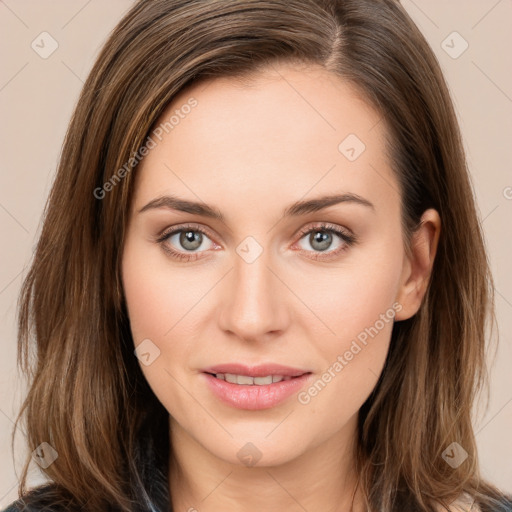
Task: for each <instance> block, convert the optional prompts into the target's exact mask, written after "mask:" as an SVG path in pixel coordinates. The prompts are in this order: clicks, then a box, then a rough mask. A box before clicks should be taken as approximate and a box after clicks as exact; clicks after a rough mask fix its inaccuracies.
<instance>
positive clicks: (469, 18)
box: [0, 0, 512, 508]
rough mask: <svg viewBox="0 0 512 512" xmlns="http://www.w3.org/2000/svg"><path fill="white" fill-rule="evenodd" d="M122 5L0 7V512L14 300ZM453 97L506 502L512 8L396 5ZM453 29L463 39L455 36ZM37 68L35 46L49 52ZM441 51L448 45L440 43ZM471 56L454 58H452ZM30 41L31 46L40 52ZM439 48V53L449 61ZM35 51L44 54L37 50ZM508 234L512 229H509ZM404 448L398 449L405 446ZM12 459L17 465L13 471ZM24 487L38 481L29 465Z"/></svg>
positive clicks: (491, 466)
mask: <svg viewBox="0 0 512 512" xmlns="http://www.w3.org/2000/svg"><path fill="white" fill-rule="evenodd" d="M131 4H132V2H131V1H129V0H108V1H100V0H89V1H86V0H53V1H51V0H3V1H2V0H0V37H1V42H0V43H1V52H2V53H1V55H2V65H1V68H0V111H1V119H2V137H1V152H0V154H1V156H2V163H1V172H0V236H1V247H2V249H1V253H0V254H1V265H0V315H1V316H0V337H1V357H0V460H1V462H2V463H1V464H0V508H2V507H4V506H6V505H7V504H8V503H10V502H11V501H13V500H14V499H15V498H17V492H16V487H17V476H16V471H15V466H16V468H17V471H18V474H19V472H20V469H21V457H20V456H21V454H22V453H23V452H22V450H23V434H22V435H18V437H17V445H16V446H17V448H16V450H15V457H13V454H12V452H11V448H10V439H11V432H12V427H13V419H14V418H15V413H16V411H17V409H18V407H19V404H20V402H21V399H22V397H23V394H24V390H25V386H24V383H23V382H22V380H21V379H20V377H19V376H18V374H17V369H16V359H15V357H16V341H15V339H16V338H15V337H16V329H15V311H16V300H17V295H18V292H19V288H20V285H21V281H22V278H23V276H24V275H25V272H26V269H27V265H28V263H29V261H30V257H31V254H32V250H33V247H34V243H35V241H36V237H37V234H38V233H39V229H40V216H41V212H42V209H43V206H44V203H45V200H46V197H47V194H48V191H49V187H50V184H51V181H52V178H53V175H54V172H55V169H56V163H57V159H58V156H59V153H60V146H61V143H62V140H63V136H64V133H65V129H66V125H67V122H68V120H69V118H70V115H71V112H72V109H73V106H74V104H75V101H76V100H77V97H78V93H79V91H80V88H81V87H82V83H83V80H84V79H85V77H86V76H87V73H88V71H89V69H90V67H91V65H92V62H93V60H94V58H95V56H96V55H97V53H98V50H99V48H100V46H101V45H102V43H103V42H104V40H105V38H106V36H107V34H108V32H109V31H110V30H111V29H112V28H113V27H114V25H115V24H116V23H117V22H118V21H119V19H120V18H121V16H122V14H123V13H124V12H125V11H126V10H128V9H129V8H130V6H131ZM403 4H404V6H405V7H406V9H407V10H408V12H409V13H410V14H411V16H412V17H413V19H414V20H415V21H416V23H417V24H418V25H419V27H420V29H421V30H422V31H423V33H424V34H425V35H426V37H427V38H428V40H429V42H430V44H431V46H432V47H433V49H434V51H435V53H436V54H437V56H438V58H439V60H440V62H441V65H442V67H443V70H444V71H445V74H446V77H447V79H448V82H449V85H450V88H451V90H452V93H453V96H454V100H455V104H456V108H457V111H458V115H459V119H460V122H461V126H462V130H463V135H464V139H465V144H466V147H467V150H468V157H469V163H470V169H471V173H472V178H473V183H474V187H475V191H476V195H477V198H478V205H479V209H480V213H481V218H482V222H483V227H484V230H485V234H486V239H487V243H488V247H489V253H490V259H491V263H492V269H493V273H494V276H495V279H496V287H497V304H496V306H497V312H498V320H499V326H500V338H501V345H500V348H499V352H498V355H497V358H496V361H495V364H494V365H493V366H492V372H491V377H492V379H491V401H490V404H489V408H488V410H487V412H486V413H485V414H483V413H482V414H480V415H479V417H478V419H477V420H476V421H475V429H476V431H477V441H478V445H479V449H480V458H481V463H482V471H483V474H484V476H485V477H486V478H488V479H490V480H491V481H493V482H495V483H496V484H497V485H499V486H501V487H502V488H503V489H505V490H507V491H509V492H512V464H511V463H510V461H511V460H512V435H511V430H512V372H511V370H510V363H511V361H512V340H511V333H512V279H511V274H510V271H509V265H510V257H511V240H510V233H511V231H510V224H511V222H510V221H511V214H512V173H511V172H510V170H511V163H512V150H511V146H512V144H511V141H512V139H511V135H512V116H511V111H512V99H511V98H512V77H511V73H510V56H509V52H510V48H512V34H511V20H512V2H511V1H510V0H457V1H449V2H447V1H446V0H428V1H427V0H415V1H414V2H413V1H412V0H403ZM454 31H456V32H458V33H459V34H460V36H462V38H463V39H461V38H460V37H459V36H458V35H452V33H453V32H454ZM42 32H48V33H49V34H50V35H51V37H52V38H53V39H54V40H55V41H56V44H58V48H57V49H56V50H55V52H54V53H53V54H52V55H50V56H49V57H48V58H46V59H43V58H42V57H41V56H40V55H39V54H38V53H36V52H35V51H34V50H33V49H32V47H31V44H32V42H33V41H35V42H36V43H37V42H38V41H39V44H40V46H41V43H40V40H41V37H44V38H46V39H45V49H46V50H48V49H49V48H51V46H50V44H51V40H50V39H49V38H48V37H49V36H40V34H41V33H42ZM443 41H445V43H443ZM464 41H467V43H468V44H469V47H468V48H467V50H466V51H465V52H464V53H462V54H461V55H460V56H459V57H458V58H452V56H450V55H449V54H448V53H447V52H450V53H451V54H452V55H453V56H456V55H457V54H458V53H460V52H461V50H463V49H464V46H465V43H464ZM36 43H34V44H36ZM445 50H446V51H445ZM39 51H42V49H40V50H39ZM507 226H508V227H507ZM404 442H406V440H404ZM14 461H16V464H14ZM31 474H32V480H31V481H32V482H33V483H34V484H35V483H37V482H39V481H41V475H40V472H39V471H38V469H37V466H36V467H34V468H33V471H32V473H31Z"/></svg>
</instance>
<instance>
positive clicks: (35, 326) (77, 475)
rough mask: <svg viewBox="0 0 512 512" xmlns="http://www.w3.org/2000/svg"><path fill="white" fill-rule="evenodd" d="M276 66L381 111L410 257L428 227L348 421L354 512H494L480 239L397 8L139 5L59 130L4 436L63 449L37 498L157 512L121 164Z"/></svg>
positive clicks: (429, 84) (161, 460) (157, 451)
mask: <svg viewBox="0 0 512 512" xmlns="http://www.w3.org/2000/svg"><path fill="white" fill-rule="evenodd" d="M278 61H282V62H284V61H286V62H301V63H315V64H320V65H322V66H324V67H325V68H326V69H327V70H329V71H331V72H332V73H334V74H336V75H338V76H339V77H341V79H343V80H346V81H349V82H351V83H353V84H354V85H355V86H356V87H358V88H359V90H360V91H361V92H362V94H363V95H364V96H365V97H366V99H367V101H368V102H369V103H371V104H372V105H373V106H374V107H375V108H376V109H377V110H378V111H379V112H380V113H381V115H382V118H383V122H385V123H386V126H387V131H388V133H389V140H388V149H389V156H390V159H391V162H392V166H393V169H394V171H395V173H396V176H397V179H398V182H399V184H400V187H401V197H402V214H403V215H402V221H403V230H404V234H405V240H406V243H407V241H409V240H410V236H411V234H412V233H413V231H414V229H415V228H416V227H417V226H418V222H419V219H420V217H421V214H422V213H423V211H424V210H425V209H426V208H429V207H432V208H435V209H437V210H438V212H439V214H440V217H441V222H442V233H441V238H440V242H439V247H438V253H437V256H436V260H435V264H434V268H433V273H432V277H431V282H430V285H429V288H428V290H427V294H426V296H425V299H424V302H423V304H422V306H421V308H420V310H419V312H418V313H417V314H416V315H415V316H414V317H412V318H411V319H409V320H407V321H402V322H396V323H395V325H394V328H393V333H392V340H391V346H390V351H389V354H388V358H387V361H386V365H385V368H384V371H383V373H382V375H381V378H380V380H379V383H378V384H377V386H376V388H375V390H374V392H373V393H372V395H371V396H370V398H369V399H368V400H367V402H366V403H365V404H364V406H363V407H362V409H361V411H360V415H359V437H358V444H357V446H356V447H355V449H356V452H357V465H358V470H359V473H360V477H361V486H362V489H363V490H364V494H365V496H366V500H367V504H368V507H369V509H370V510H372V511H377V510H378V511H383V512H392V511H403V510H408V511H412V510H418V511H434V510H437V507H439V506H440V505H444V506H447V505H448V504H449V503H450V502H451V501H452V500H453V499H455V498H456V497H458V496H459V495H460V494H461V493H462V492H466V493H468V494H469V495H470V496H472V497H473V498H474V499H475V500H476V503H478V504H479V505H480V506H481V507H482V510H484V511H485V510H491V509H492V510H506V509H505V506H506V505H505V503H506V498H505V496H503V495H502V494H501V493H500V492H499V491H498V490H497V489H495V488H494V487H492V486H491V485H490V484H488V483H486V482H484V481H482V480H481V478H480V476H479V471H478V462H477V451H476V446H475V439H474V433H473V429H472V423H471V410H472V404H473V401H474V399H475V396H476V393H477V391H478V390H479V389H480V388H481V386H482V384H483V383H484V382H485V377H486V371H485V360H484V355H485V339H486V332H487V327H488V326H489V325H492V324H493V323H494V316H493V297H492V290H493V288H492V278H491V275H490V272H489V266H488V261H487V258H486V253H485V248H484V242H483V236H482V232H481V227H480V224H479V221H478V218H477V214H476V209H475V201H474V197H473V191H472V187H471V183H470V180H469V177H468V171H467V168H466V161H465V156H464V152H463V147H462V143H461V137H460V133H459V128H458V125H457V121H456V116H455V114H454V109H453V107H452V103H451V99H450V96H449V93H448V89H447V86H446V84H445V81H444V79H443V76H442V73H441V70H440V67H439V65H438V62H437V60H436V58H435V56H434V54H433V52H432V51H431V49H430V48H429V46H428V44H427V42H426V41H425V39H424V37H423V36H422V35H421V33H420V32H419V30H418V29H417V27H416V26H415V25H414V23H413V22H412V21H411V19H410V18H409V17H408V15H407V14H406V12H405V10H404V9H403V8H402V7H401V6H400V5H399V3H398V2H397V1H395V0H209V1H204V0H151V1H149V0H147V1H139V2H137V3H136V4H135V5H134V6H133V8H132V9H131V10H130V11H129V12H128V13H127V14H126V15H125V16H124V18H123V19H122V20H121V21H120V23H119V24H118V26H117V27H116V28H115V29H114V31H113V33H112V34H111V36H110V38H109V39H108V41H107V42H106V44H105V46H104V48H103V50H102V51H101V53H100V55H99V57H98V59H97V61H96V63H95V65H94V67H93V69H92V71H91V73H90V75H89V77H88V79H87V81H86V83H85V85H84V87H83V90H82V93H81V96H80V98H79V101H78V104H77V106H76V109H75V112H74V114H73V117H72V120H71V122H70V125H69V129H68V132H67V135H66V139H65V141H64V145H63V151H62V155H61V159H60V164H59V168H58V173H57V176H56V179H55V182H54V185H53V188H52V191H51V195H50V197H49V201H48V203H47V207H46V210H45V218H44V224H43V229H42V233H41V235H40V239H39V242H38V245H37V250H36V253H35V257H34V261H33V264H32V266H31V269H30V271H29V273H28V275H27V277H26V279H25V281H24V284H23V288H22V293H21V296H20V304H19V345H18V363H19V365H20V367H21V368H22V369H23V371H24V372H25V374H26V375H27V376H28V378H29V381H30V388H29V392H28V395H27V397H26V400H25V401H24V403H23V406H22V409H21V411H20V413H19V416H18V418H17V421H16V424H18V422H19V421H20V419H21V418H23V419H24V423H25V429H26V432H27V442H28V446H29V451H30V452H32V450H34V449H35V448H36V447H38V446H39V445H41V443H44V442H47V443H48V444H49V445H51V446H52V447H53V449H54V450H56V452H57V453H58V457H57V459H56V460H55V461H54V462H53V463H52V464H51V465H49V466H48V467H47V468H46V469H45V470H44V471H45V474H46V475H47V476H48V477H49V479H51V481H52V482H53V483H54V485H53V486H52V487H51V489H50V488H48V489H47V490H46V491H45V494H44V499H46V500H48V501H51V502H52V503H54V504H60V505H61V506H63V507H64V509H66V507H67V509H69V508H70V507H71V505H74V506H83V507H84V508H83V510H91V511H96V510H106V509H108V510H120V511H126V512H128V511H135V510H141V511H142V510H144V511H149V510H158V509H161V510H163V509H169V507H170V498H169V496H168V493H169V489H168V480H167V462H168V454H169V450H171V448H172V447H170V446H169V440H168V437H169V432H168V413H167V411H166V410H165V409H164V407H163V406H162V405H161V404H160V403H159V402H158V400H157V399H156V397H155V396H154V394H153V393H152V391H151V389H150V388H149V386H148V384H147V382H146V380H145V378H144V376H143V374H142V372H141V370H140V367H139V364H138V362H137V361H136V358H135V356H134V354H133V350H134V346H133V340H132V339H131V334H130V329H129V322H128V316H127V312H126V307H125V302H124V297H123V289H122V283H121V277H120V259H121V255H122V248H123V241H124V235H125V229H126V223H127V219H128V212H129V208H130V202H131V198H132V195H133V182H134V173H135V172H136V163H137V162H138V159H137V158H135V157H134V155H139V149H140V148H141V147H142V146H143V145H144V144H145V143H146V142H147V137H148V135H149V133H150V131H151V129H152V127H153V125H154V123H155V121H156V120H157V119H158V118H159V116H160V114H161V113H162V112H163V110H164V109H165V108H166V106H167V105H168V104H169V103H170V102H171V101H172V99H173V98H174V97H175V96H176V95H177V94H178V93H179V92H181V91H183V90H184V89H185V88H186V87H187V86H188V85H190V84H192V83H196V82H197V81H198V80H203V79H204V80H207V79H213V78H215V77H221V76H230V77H233V78H235V77H242V76H245V75H249V74H251V73H256V72H257V71H258V70H259V69H262V68H264V67H265V66H269V65H272V64H275V63H276V62H278ZM130 159H132V160H131V164H130V166H129V167H128V168H126V162H130ZM122 168H124V169H125V172H124V173H120V172H119V169H122ZM121 174H122V176H121ZM114 177H115V180H116V181H115V186H110V187H104V184H105V183H107V182H110V183H113V181H112V180H113V179H114ZM107 189H108V192H107V193H105V190H107ZM452 442H457V443H458V444H459V445H460V446H462V447H463V448H464V450H465V451H466V452H467V453H468V454H469V457H468V459H467V461H466V462H465V463H464V464H461V465H460V466H459V467H458V468H456V469H453V468H452V467H451V466H450V465H448V464H447V463H446V462H445V460H444V459H443V457H442V454H443V451H444V450H445V449H446V448H447V446H449V445H450V443H452ZM30 461H31V457H30V455H28V456H27V461H26V464H25V467H24V470H23V475H22V478H21V480H20V487H19V492H20V494H21V495H25V494H26V493H27V488H26V479H27V471H28V468H29V463H30ZM34 496H35V494H34ZM41 496H43V495H41ZM27 499H28V497H27ZM40 500H43V497H41V498H40ZM500 503H501V505H500ZM498 507H503V508H498Z"/></svg>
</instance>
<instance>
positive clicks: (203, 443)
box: [10, 0, 512, 512]
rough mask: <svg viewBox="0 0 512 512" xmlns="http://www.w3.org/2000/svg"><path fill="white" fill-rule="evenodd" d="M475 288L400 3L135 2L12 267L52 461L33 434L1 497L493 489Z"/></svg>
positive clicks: (453, 158)
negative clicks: (35, 226) (17, 476)
mask: <svg viewBox="0 0 512 512" xmlns="http://www.w3.org/2000/svg"><path fill="white" fill-rule="evenodd" d="M490 285H492V280H491V276H490V273H489V268H488V266H487V261H486V255H485V249H484V244H483V239H482V233H481V230H480V226H479V223H478V219H477V215H476V213H475V204H474V198H473V195H472V190H471V187H470V183H469V178H468V173H467V169H466V164H465V157H464V153H463V149H462V144H461V140H460V134H459V130H458V126H457V122H456V118H455V114H454V111H453V108H452V105H451V102H450V98H449V94H448V91H447V88H446V85H445V82H444V80H443V77H442V74H441V71H440V69H439V66H438V63H437V61H436V59H435V58H434V56H433V54H432V52H431V50H430V49H429V47H428V45H427V43H426V41H425V40H424V38H423V37H422V35H421V34H420V33H419V31H418V29H417V28H416V27H415V25H414V24H413V23H412V21H411V20H410V19H409V17H408V16H407V14H406V13H405V11H404V10H403V8H402V7H401V6H400V5H399V4H398V3H397V2H395V1H393V0H337V1H335V0H300V1H299V0H292V1H289V0H287V1H284V0H272V1H264V0H263V1H262V0H236V1H234V0H216V1H210V2H203V1H199V0H197V1H196V0H192V1H186V2H185V1H178V0H172V1H169V0H154V1H141V2H138V3H137V4H136V5H135V6H134V7H133V8H132V9H131V10H130V12H128V13H127V14H126V16H125V17H124V18H123V20H122V21H121V22H120V23H119V25H118V26H117V27H116V29H115V30H114V32H113V34H112V35H111V37H110V39H109V40H108V42H107V43H106V45H105V47H104V49H103V51H102V52H101V54H100V56H99V57H98V60H97V62H96V64H95V66H94V68H93V70H92V72H91V74H90V76H89V78H88V80H87V82H86V84H85V86H84V89H83V92H82V95H81V97H80V100H79V102H78V105H77V107H76V111H75V113H74V116H73V119H72V121H71V124H70V128H69V131H68V134H67V137H66V140H65V143H64V149H63V153H62V158H61V162H60V166H59V171H58V175H57V178H56V181H55V184H54V187H53V190H52V193H51V197H50V200H49V203H48V207H47V212H46V218H45V222H44V227H43V231H42V234H41V238H40V241H39V244H38V248H37V252H36V255H35V259H34V262H33V265H32V268H31V270H30V273H29V275H28V276H27V278H26V281H25V283H24V287H23V291H22V296H21V303H20V304H21V307H20V325H19V327H20V339H19V357H20V362H21V363H22V365H23V369H24V370H25V371H26V372H27V373H28V374H29V375H31V387H30V390H29V394H28V396H27V399H26V401H25V403H24V405H23V408H22V410H21V411H20V416H19V417H18V419H20V418H22V417H24V418H25V420H26V431H27V435H28V440H29V444H30V447H31V451H32V450H34V458H35V459H36V460H37V461H38V462H39V464H40V466H41V467H42V468H43V469H44V472H45V473H46V474H47V475H48V477H49V478H50V479H51V480H52V482H53V483H52V484H49V485H47V486H44V487H41V488H39V489H37V490H33V491H32V492H30V493H29V492H27V489H26V485H25V484H26V482H25V480H26V474H27V468H28V463H29V462H30V458H29V460H28V461H27V465H26V466H25V468H24V473H23V475H22V481H21V483H20V494H21V495H22V496H23V497H22V499H20V500H18V502H16V503H14V504H13V505H12V507H11V508H10V510H21V509H23V507H25V508H24V510H42V509H43V508H44V507H47V508H46V509H48V510H50V509H51V510H78V509H80V510H91V511H97V510H119V511H156V510H158V511H161V510H188V511H194V510H198V511H214V510H228V511H229V510H243V511H248V512H249V511H253V510H262V509H263V510H282V509H284V508H287V509H290V510H310V511H314V510H340V511H347V510H350V511H353V512H363V511H367V510H370V511H379V512H391V511H404V510H406V511H438V510H452V511H454V510H481V511H484V512H485V511H491V510H492V511H506V510H510V509H511V506H512V501H511V499H510V498H509V497H507V496H505V495H504V494H503V493H501V492H500V491H499V490H497V489H496V488H494V487H493V486H492V485H491V484H490V483H487V482H485V481H482V479H481V478H480V476H479V470H478V460H477V453H476V446H475V439H474V433H473V430H472V425H471V415H470V413H471V407H472V403H473V399H474V397H475V394H476V392H477V391H478V389H479V388H480V386H481V385H482V383H483V377H484V375H485V367H484V345H485V337H484V333H485V327H486V325H487V321H488V320H489V319H491V320H492V307H491V306H492V295H491V292H492V286H490ZM482 305H484V307H482ZM475 312H478V314H475ZM31 333H33V334H34V338H35V343H36V347H37V360H36V361H35V362H33V363H31V361H29V351H30V342H29V339H30V335H31ZM31 371H32V372H33V373H30V372H31Z"/></svg>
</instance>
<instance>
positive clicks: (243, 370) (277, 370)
mask: <svg viewBox="0 0 512 512" xmlns="http://www.w3.org/2000/svg"><path fill="white" fill-rule="evenodd" d="M202 371H203V372H204V373H215V374H216V373H231V374H234V375H246V376H248V377H266V376H268V375H282V376H283V377H287V376H289V377H300V376H301V375H304V374H305V373H310V371H309V370H301V369H300V368H292V367H290V366H283V365H280V364H274V363H264V364H259V365H257V366H247V365H245V364H240V363H225V364H218V365H215V366H210V367H209V368H205V369H204V370H202Z"/></svg>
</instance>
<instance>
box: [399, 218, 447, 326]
mask: <svg viewBox="0 0 512 512" xmlns="http://www.w3.org/2000/svg"><path fill="white" fill-rule="evenodd" d="M440 233H441V218H440V217H439V213H438V212H437V210H434V209H432V208H431V209H428V210H425V212H424V213H423V215H422V217H421V222H420V226H419V227H418V229H417V230H416V231H415V232H414V233H413V235H412V237H411V247H410V254H409V255H406V257H405V258H404V267H403V272H402V279H401V284H400V288H399V290H398V294H397V301H398V302H399V303H400V304H401V305H402V309H401V311H400V312H399V313H397V315H396V316H395V320H407V319H408V318H411V317H412V316H414V315H415V314H416V313H417V312H418V310H419V308H420V306H421V303H422V301H423V298H424V296H425V293H426V291H427V288H428V284H429V282H430V278H431V274H432V268H433V266H434V259H435V256H436V253H437V247H438V244H439V236H440Z"/></svg>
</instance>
